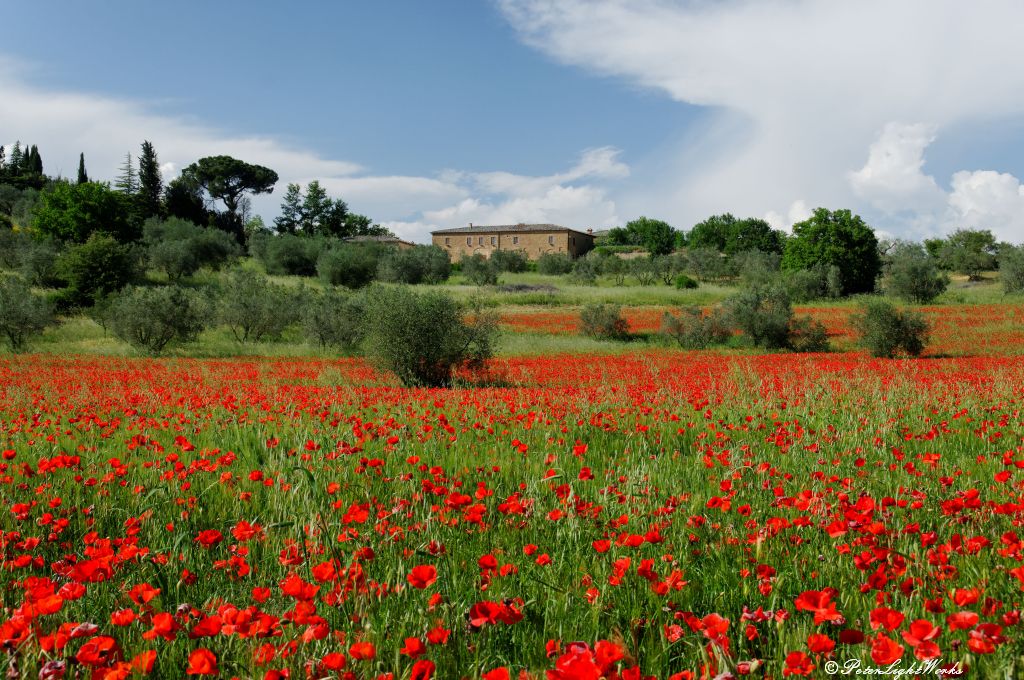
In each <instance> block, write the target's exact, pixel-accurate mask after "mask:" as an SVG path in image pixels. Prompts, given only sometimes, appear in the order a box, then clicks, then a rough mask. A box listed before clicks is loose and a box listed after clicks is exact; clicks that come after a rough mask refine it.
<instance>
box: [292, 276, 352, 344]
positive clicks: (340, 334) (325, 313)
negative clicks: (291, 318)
mask: <svg viewBox="0 0 1024 680" xmlns="http://www.w3.org/2000/svg"><path fill="white" fill-rule="evenodd" d="M365 313H366V296H365V295H362V294H360V293H357V294H354V295H353V294H351V293H349V292H348V291H346V290H345V289H343V288H335V287H330V288H328V289H326V290H325V291H324V292H323V293H312V294H310V295H309V296H307V298H306V301H305V304H304V306H303V309H302V327H303V331H305V334H306V337H307V338H308V339H311V340H316V342H317V344H318V345H319V346H320V347H321V348H325V347H340V348H342V349H345V350H352V349H354V348H355V347H357V346H358V345H359V343H360V342H361V341H362V339H363V332H364V329H363V316H364V315H365Z"/></svg>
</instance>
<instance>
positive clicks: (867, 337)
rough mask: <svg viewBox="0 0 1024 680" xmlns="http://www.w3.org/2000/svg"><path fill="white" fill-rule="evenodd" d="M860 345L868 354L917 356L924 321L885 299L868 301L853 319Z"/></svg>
mask: <svg viewBox="0 0 1024 680" xmlns="http://www.w3.org/2000/svg"><path fill="white" fill-rule="evenodd" d="M853 325H854V328H856V329H857V332H858V333H859V335H860V344H861V345H862V346H863V347H865V348H866V349H867V350H868V351H869V352H871V356H875V357H885V358H892V357H894V356H897V355H898V354H907V355H909V356H915V357H916V356H920V354H921V353H922V352H923V351H924V346H925V343H926V342H927V340H928V322H927V321H925V319H924V317H923V316H921V314H919V313H917V312H914V311H911V310H901V309H898V308H897V307H896V306H895V305H893V304H892V303H890V302H887V301H885V300H872V301H870V302H868V303H867V304H866V305H864V306H863V307H862V308H861V310H860V313H859V314H857V315H855V316H854V318H853Z"/></svg>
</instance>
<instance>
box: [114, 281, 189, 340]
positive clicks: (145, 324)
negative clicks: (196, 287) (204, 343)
mask: <svg viewBox="0 0 1024 680" xmlns="http://www.w3.org/2000/svg"><path fill="white" fill-rule="evenodd" d="M208 316H209V311H208V310H207V307H206V304H205V302H204V301H203V300H202V299H201V298H200V297H199V295H198V294H196V293H195V292H193V291H191V290H189V289H187V288H182V287H180V286H157V287H153V288H148V287H129V288H126V289H125V290H124V291H122V292H121V293H120V294H119V295H118V296H117V297H116V298H114V300H113V301H112V302H111V304H110V306H109V307H108V308H107V310H106V317H107V324H108V325H109V326H110V328H111V329H112V330H113V331H114V335H116V336H117V337H119V338H121V339H122V340H124V341H125V342H127V343H128V344H129V345H131V346H133V347H136V348H138V349H141V350H144V351H146V352H149V353H151V354H159V353H160V352H162V351H163V350H164V348H165V347H167V345H168V344H170V343H171V342H172V341H174V340H177V341H179V342H189V341H191V340H194V339H195V338H196V336H198V335H199V334H200V333H201V332H202V331H203V329H204V328H205V327H206V319H207V317H208Z"/></svg>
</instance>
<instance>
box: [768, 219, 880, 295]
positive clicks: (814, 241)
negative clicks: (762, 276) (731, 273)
mask: <svg viewBox="0 0 1024 680" xmlns="http://www.w3.org/2000/svg"><path fill="white" fill-rule="evenodd" d="M829 265H835V266H836V267H838V268H839V278H840V282H841V284H842V292H843V294H844V295H852V294H855V293H870V292H871V291H873V290H874V289H875V279H877V278H878V274H879V272H880V271H881V267H882V263H881V258H880V257H879V255H878V239H877V238H876V237H875V232H874V231H873V230H872V229H871V227H869V226H868V225H867V224H865V223H864V221H863V220H862V219H861V218H860V216H859V215H854V214H853V213H851V212H850V211H849V210H836V211H834V212H833V211H830V210H827V209H826V208H818V209H817V210H815V211H814V214H813V215H812V216H811V218H810V219H807V220H805V221H803V222H798V223H797V224H794V225H793V236H792V237H791V238H789V239H787V240H786V246H785V251H784V253H783V256H782V268H783V269H788V270H794V269H811V268H813V267H815V266H824V267H827V266H829Z"/></svg>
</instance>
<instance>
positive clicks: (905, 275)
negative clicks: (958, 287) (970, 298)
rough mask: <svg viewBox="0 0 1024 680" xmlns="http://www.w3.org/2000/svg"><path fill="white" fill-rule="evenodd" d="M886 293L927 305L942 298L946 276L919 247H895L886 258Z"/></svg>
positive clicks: (946, 280) (945, 285)
mask: <svg viewBox="0 0 1024 680" xmlns="http://www.w3.org/2000/svg"><path fill="white" fill-rule="evenodd" d="M885 268H886V274H885V282H884V283H885V290H886V292H887V293H889V294H890V295H894V296H896V297H898V298H901V299H903V300H906V301H907V302H914V303H917V304H920V305H923V304H927V303H929V302H931V301H932V300H934V299H935V298H937V297H938V296H940V295H942V293H943V292H945V290H946V287H947V286H948V285H949V277H948V276H946V275H945V274H944V273H942V272H941V271H939V268H938V266H937V265H936V263H935V260H934V259H932V258H931V257H929V256H928V253H927V252H926V251H925V250H924V248H922V247H921V246H919V245H916V244H912V245H904V246H900V247H898V248H895V249H894V250H892V251H891V252H890V253H888V255H887V257H886V267H885Z"/></svg>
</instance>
